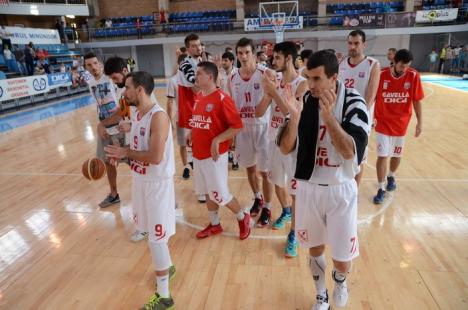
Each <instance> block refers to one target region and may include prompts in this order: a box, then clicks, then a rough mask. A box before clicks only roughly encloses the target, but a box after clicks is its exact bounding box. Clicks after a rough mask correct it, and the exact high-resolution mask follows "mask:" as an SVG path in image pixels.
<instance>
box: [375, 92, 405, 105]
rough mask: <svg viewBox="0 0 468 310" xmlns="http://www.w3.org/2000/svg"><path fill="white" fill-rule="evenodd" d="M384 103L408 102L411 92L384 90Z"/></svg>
mask: <svg viewBox="0 0 468 310" xmlns="http://www.w3.org/2000/svg"><path fill="white" fill-rule="evenodd" d="M382 97H383V98H384V103H407V102H408V98H409V97H410V95H409V92H395V93H394V92H383V93H382Z"/></svg>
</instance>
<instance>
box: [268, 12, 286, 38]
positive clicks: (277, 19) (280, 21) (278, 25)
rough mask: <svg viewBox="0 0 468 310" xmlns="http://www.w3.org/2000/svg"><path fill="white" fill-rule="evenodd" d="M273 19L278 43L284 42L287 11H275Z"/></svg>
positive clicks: (272, 22)
mask: <svg viewBox="0 0 468 310" xmlns="http://www.w3.org/2000/svg"><path fill="white" fill-rule="evenodd" d="M272 15H273V16H272V17H273V20H272V21H271V26H272V28H273V31H274V32H275V36H276V43H281V42H283V39H284V24H285V23H286V14H285V13H273V14H272Z"/></svg>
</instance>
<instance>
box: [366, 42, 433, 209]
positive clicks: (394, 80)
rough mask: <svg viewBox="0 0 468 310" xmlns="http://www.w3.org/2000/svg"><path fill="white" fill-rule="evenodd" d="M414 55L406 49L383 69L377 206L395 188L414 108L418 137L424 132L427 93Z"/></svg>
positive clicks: (377, 110)
mask: <svg viewBox="0 0 468 310" xmlns="http://www.w3.org/2000/svg"><path fill="white" fill-rule="evenodd" d="M412 60H413V55H412V54H411V52H410V51H408V50H406V49H402V50H399V51H398V52H397V53H396V54H395V59H394V65H393V66H392V67H388V68H385V69H383V70H382V73H381V75H380V83H379V88H378V90H377V98H376V104H375V119H376V120H377V125H376V127H375V131H376V138H377V156H378V158H377V164H376V166H377V167H376V169H377V179H378V181H379V189H378V191H377V195H376V196H375V197H374V203H375V204H381V203H383V201H384V197H385V192H386V191H393V190H395V189H396V183H395V172H396V170H397V169H398V166H399V165H400V161H401V154H402V153H403V146H404V143H405V135H406V130H407V129H408V124H409V122H410V120H411V115H412V109H413V108H414V111H415V113H416V118H417V124H416V132H415V137H419V136H420V135H421V132H422V106H421V100H422V99H423V98H424V92H423V89H422V85H421V78H420V77H419V73H418V72H417V71H416V70H415V69H413V68H410V65H411V61H412ZM387 157H391V159H390V173H389V174H388V175H387V185H385V176H386V174H387Z"/></svg>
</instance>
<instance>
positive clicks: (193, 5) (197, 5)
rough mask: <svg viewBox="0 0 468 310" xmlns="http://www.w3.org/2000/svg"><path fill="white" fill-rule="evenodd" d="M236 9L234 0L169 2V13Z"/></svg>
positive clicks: (171, 0) (177, 0)
mask: <svg viewBox="0 0 468 310" xmlns="http://www.w3.org/2000/svg"><path fill="white" fill-rule="evenodd" d="M232 9H234V10H235V9H236V0H170V1H169V12H170V13H171V12H187V11H189V12H199V11H209V10H232Z"/></svg>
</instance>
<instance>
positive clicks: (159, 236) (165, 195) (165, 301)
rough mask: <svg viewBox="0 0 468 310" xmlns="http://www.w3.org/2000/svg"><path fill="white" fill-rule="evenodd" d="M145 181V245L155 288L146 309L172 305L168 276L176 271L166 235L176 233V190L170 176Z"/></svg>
mask: <svg viewBox="0 0 468 310" xmlns="http://www.w3.org/2000/svg"><path fill="white" fill-rule="evenodd" d="M142 183H145V184H144V197H145V200H146V203H145V210H146V214H147V217H148V218H147V221H148V226H147V228H148V231H149V235H148V245H149V248H150V252H151V259H152V261H153V265H154V268H155V270H156V286H157V287H156V292H155V293H154V294H153V295H152V296H151V297H150V299H149V301H148V303H147V304H146V305H145V306H149V309H172V307H173V306H174V300H173V299H172V296H171V293H170V288H169V280H170V277H171V270H172V271H173V272H175V268H174V267H173V265H172V260H171V255H170V252H169V247H168V241H169V238H170V237H171V236H172V235H174V234H175V209H174V204H175V192H174V181H173V179H172V178H170V179H166V180H162V181H157V182H153V181H149V182H142Z"/></svg>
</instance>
